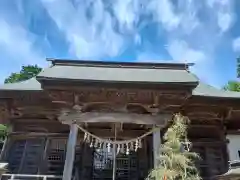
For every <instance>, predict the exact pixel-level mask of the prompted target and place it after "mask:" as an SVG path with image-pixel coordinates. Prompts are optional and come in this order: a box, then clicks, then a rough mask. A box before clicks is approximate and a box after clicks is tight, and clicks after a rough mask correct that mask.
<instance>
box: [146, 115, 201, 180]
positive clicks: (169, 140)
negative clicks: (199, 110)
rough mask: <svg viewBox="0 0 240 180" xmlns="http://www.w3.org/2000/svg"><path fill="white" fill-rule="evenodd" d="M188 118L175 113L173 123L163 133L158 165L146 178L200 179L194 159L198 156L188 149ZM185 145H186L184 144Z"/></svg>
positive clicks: (159, 179) (160, 179)
mask: <svg viewBox="0 0 240 180" xmlns="http://www.w3.org/2000/svg"><path fill="white" fill-rule="evenodd" d="M188 122H189V120H188V118H186V117H184V116H181V115H180V114H177V115H176V116H175V117H174V119H173V124H172V126H171V127H170V128H168V130H167V132H166V133H165V135H164V143H163V145H162V146H161V147H160V150H159V156H158V159H157V160H158V167H156V168H155V169H153V170H152V171H151V172H150V174H149V177H148V179H152V178H153V179H155V180H163V179H164V177H165V179H166V180H200V179H201V178H200V177H199V175H198V170H197V168H196V167H195V164H194V160H195V159H196V158H199V156H198V155H197V154H196V153H194V152H190V151H189V149H188V148H189V146H190V145H191V143H190V142H189V140H188V139H187V123H188ZM186 145H187V146H186Z"/></svg>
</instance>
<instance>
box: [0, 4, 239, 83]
mask: <svg viewBox="0 0 240 180" xmlns="http://www.w3.org/2000/svg"><path fill="white" fill-rule="evenodd" d="M237 9H240V1H237V0H235V1H234V0H201V1H200V0H1V1H0V54H1V69H0V70H1V71H0V81H1V82H2V81H3V79H4V78H5V77H7V76H8V75H9V74H10V73H11V72H14V71H19V70H20V68H21V66H22V65H27V64H39V65H40V66H43V67H45V66H47V65H48V64H47V62H46V60H45V58H46V57H49V58H68V59H88V60H111V61H116V60H117V61H138V62H142V61H154V62H162V61H169V62H193V63H195V66H194V67H193V68H192V71H193V72H194V73H196V74H197V76H198V77H199V78H200V79H201V80H202V81H204V82H207V83H209V84H212V85H214V86H217V87H221V86H222V85H223V84H225V83H226V82H227V81H228V80H230V79H235V77H236V68H235V65H236V58H237V57H238V56H239V54H240V53H239V52H240V14H239V13H240V11H239V12H237Z"/></svg>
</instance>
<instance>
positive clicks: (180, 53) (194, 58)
mask: <svg viewBox="0 0 240 180" xmlns="http://www.w3.org/2000/svg"><path fill="white" fill-rule="evenodd" d="M167 50H168V52H169V54H170V55H171V56H172V58H173V60H174V61H180V62H194V63H199V62H200V63H203V62H205V61H206V60H207V57H206V56H205V54H204V52H203V51H201V50H195V49H193V48H191V47H189V45H188V44H187V42H185V41H180V40H173V41H172V42H170V43H169V46H167Z"/></svg>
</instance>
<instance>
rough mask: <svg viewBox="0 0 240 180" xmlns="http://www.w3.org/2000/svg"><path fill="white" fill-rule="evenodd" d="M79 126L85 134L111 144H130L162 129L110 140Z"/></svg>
mask: <svg viewBox="0 0 240 180" xmlns="http://www.w3.org/2000/svg"><path fill="white" fill-rule="evenodd" d="M77 126H78V128H79V129H80V130H81V131H82V132H84V133H85V134H87V135H89V136H91V137H93V138H94V139H97V140H99V141H100V142H103V143H110V144H129V143H131V142H136V141H137V140H140V139H143V138H145V137H146V136H148V135H150V134H152V133H154V132H156V131H160V128H159V127H156V128H152V129H151V130H150V131H148V132H146V133H144V134H143V135H141V136H139V137H137V138H133V139H129V140H121V141H115V140H114V141H113V140H110V139H103V138H100V137H98V136H96V135H94V134H92V133H90V132H89V131H87V130H86V129H84V128H83V127H81V126H79V125H77Z"/></svg>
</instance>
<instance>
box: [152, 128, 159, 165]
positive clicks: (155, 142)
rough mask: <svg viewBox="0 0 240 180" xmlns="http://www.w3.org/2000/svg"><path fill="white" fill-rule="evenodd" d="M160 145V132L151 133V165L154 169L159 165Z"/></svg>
mask: <svg viewBox="0 0 240 180" xmlns="http://www.w3.org/2000/svg"><path fill="white" fill-rule="evenodd" d="M160 145H161V134H160V130H159V131H156V132H154V133H153V163H154V168H157V167H158V165H159V160H158V156H159V150H160Z"/></svg>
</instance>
